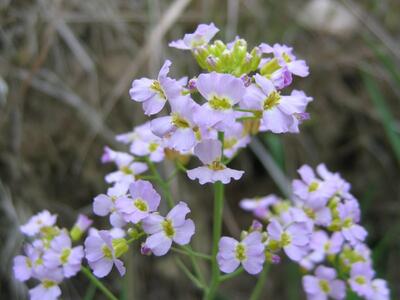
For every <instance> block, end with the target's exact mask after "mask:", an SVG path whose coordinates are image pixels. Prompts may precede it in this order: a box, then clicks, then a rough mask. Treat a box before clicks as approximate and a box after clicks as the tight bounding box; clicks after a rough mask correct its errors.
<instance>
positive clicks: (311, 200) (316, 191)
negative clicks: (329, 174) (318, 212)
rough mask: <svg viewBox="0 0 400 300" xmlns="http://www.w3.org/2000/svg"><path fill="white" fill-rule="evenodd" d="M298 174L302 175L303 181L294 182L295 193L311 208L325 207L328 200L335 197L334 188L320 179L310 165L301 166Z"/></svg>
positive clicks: (296, 180)
mask: <svg viewBox="0 0 400 300" xmlns="http://www.w3.org/2000/svg"><path fill="white" fill-rule="evenodd" d="M297 172H298V173H299V174H300V177H301V180H299V179H295V180H293V184H292V187H293V193H294V194H295V195H296V196H297V197H299V198H300V199H301V200H303V201H304V202H305V203H306V204H307V205H308V206H309V207H310V208H322V207H324V206H325V205H326V203H327V202H328V199H329V198H330V197H332V196H333V195H334V193H335V189H334V187H333V186H332V185H330V184H328V183H326V182H325V181H322V180H320V179H318V178H317V177H316V175H315V173H314V171H313V169H312V168H311V167H310V166H308V165H303V166H301V167H300V168H299V169H298V170H297Z"/></svg>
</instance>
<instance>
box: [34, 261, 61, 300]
mask: <svg viewBox="0 0 400 300" xmlns="http://www.w3.org/2000/svg"><path fill="white" fill-rule="evenodd" d="M38 279H39V280H40V281H41V283H40V284H39V285H38V286H36V287H35V288H33V289H30V290H29V296H30V299H31V300H55V299H58V297H59V296H60V295H61V289H60V287H59V286H58V284H59V283H60V282H61V281H62V280H63V276H62V273H61V272H60V270H57V269H56V270H52V271H51V272H46V273H45V274H42V275H41V276H40V277H39V278H38Z"/></svg>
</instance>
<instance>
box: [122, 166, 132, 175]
mask: <svg viewBox="0 0 400 300" xmlns="http://www.w3.org/2000/svg"><path fill="white" fill-rule="evenodd" d="M121 172H122V173H124V174H127V175H131V174H133V171H132V170H131V169H130V168H129V167H128V166H123V167H121Z"/></svg>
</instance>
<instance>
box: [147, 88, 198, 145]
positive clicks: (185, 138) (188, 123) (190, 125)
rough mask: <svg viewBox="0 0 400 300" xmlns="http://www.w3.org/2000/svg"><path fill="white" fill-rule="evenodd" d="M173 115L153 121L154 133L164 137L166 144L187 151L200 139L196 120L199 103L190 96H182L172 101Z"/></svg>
mask: <svg viewBox="0 0 400 300" xmlns="http://www.w3.org/2000/svg"><path fill="white" fill-rule="evenodd" d="M170 104H171V115H169V116H165V117H160V118H156V119H154V120H152V121H151V129H152V131H153V133H154V134H155V135H157V136H159V137H162V138H164V141H165V146H166V147H168V148H171V149H175V150H177V151H180V152H186V151H189V150H191V149H192V148H193V146H194V145H195V144H196V143H197V142H198V141H199V140H200V138H201V132H200V128H199V126H198V125H197V123H196V122H195V120H194V116H195V114H196V113H197V112H198V111H199V108H200V107H199V105H198V104H197V103H196V102H194V101H193V100H192V99H191V98H190V97H189V96H181V97H178V98H175V99H174V100H171V101H170Z"/></svg>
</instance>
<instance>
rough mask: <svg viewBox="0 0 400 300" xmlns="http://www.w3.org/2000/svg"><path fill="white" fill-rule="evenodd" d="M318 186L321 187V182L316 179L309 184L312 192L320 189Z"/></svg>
mask: <svg viewBox="0 0 400 300" xmlns="http://www.w3.org/2000/svg"><path fill="white" fill-rule="evenodd" d="M318 187H319V183H318V182H316V181H313V182H311V183H310V185H309V186H308V192H310V193H312V192H315V191H316V190H318Z"/></svg>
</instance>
